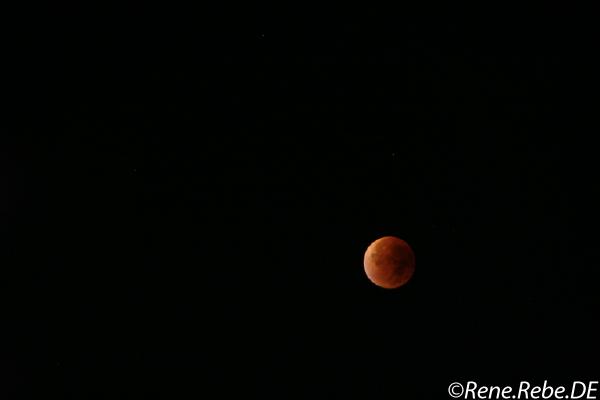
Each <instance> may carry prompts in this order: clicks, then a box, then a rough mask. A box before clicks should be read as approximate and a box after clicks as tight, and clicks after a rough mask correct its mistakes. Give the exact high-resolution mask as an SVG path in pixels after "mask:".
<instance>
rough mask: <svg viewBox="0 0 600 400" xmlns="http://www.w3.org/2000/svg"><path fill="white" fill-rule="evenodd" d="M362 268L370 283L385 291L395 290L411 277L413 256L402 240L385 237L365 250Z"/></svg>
mask: <svg viewBox="0 0 600 400" xmlns="http://www.w3.org/2000/svg"><path fill="white" fill-rule="evenodd" d="M364 266H365V272H366V274H367V277H368V278H369V279H370V280H371V282H373V283H374V284H376V285H377V286H380V287H382V288H385V289H395V288H398V287H400V286H402V285H404V284H405V283H406V282H408V281H409V280H410V278H411V277H412V276H413V273H414V272H415V255H414V253H413V251H412V249H411V248H410V246H409V245H408V243H406V242H405V241H404V240H402V239H399V238H397V237H394V236H385V237H382V238H380V239H377V240H376V241H374V242H373V243H371V245H370V246H369V247H368V248H367V251H366V252H365V258H364Z"/></svg>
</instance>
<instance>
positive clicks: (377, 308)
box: [0, 4, 599, 399]
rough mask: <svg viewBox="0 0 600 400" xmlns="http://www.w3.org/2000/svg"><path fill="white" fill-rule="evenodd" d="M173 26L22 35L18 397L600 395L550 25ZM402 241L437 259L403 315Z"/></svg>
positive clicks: (463, 20)
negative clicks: (488, 387) (588, 389)
mask: <svg viewBox="0 0 600 400" xmlns="http://www.w3.org/2000/svg"><path fill="white" fill-rule="evenodd" d="M174 8H175V7H173V9H169V10H167V9H162V8H158V7H152V6H149V5H141V4H138V5H133V4H129V5H128V6H124V7H123V8H119V9H117V8H109V7H108V6H104V8H98V9H92V8H89V9H88V8H83V7H73V8H71V7H65V8H64V9H62V8H57V9H52V10H44V11H43V12H42V16H41V17H40V19H44V15H43V14H44V12H49V13H50V14H49V15H51V16H52V18H48V19H47V20H45V21H46V24H44V25H43V26H44V29H41V28H40V29H35V30H32V29H28V25H26V26H21V27H20V28H19V29H17V30H16V31H15V37H16V39H15V40H17V39H18V40H22V41H23V43H25V44H26V45H24V46H20V45H18V46H15V47H16V48H18V50H19V51H18V53H19V54H20V57H16V58H15V66H16V68H15V71H16V72H17V74H16V75H15V79H14V82H16V83H17V84H18V85H19V86H20V87H21V88H22V89H21V90H19V92H18V94H17V95H15V97H14V101H13V105H14V106H15V112H14V113H13V116H16V117H17V118H18V119H19V122H20V124H19V129H18V130H15V131H14V133H15V134H14V135H10V137H8V136H7V138H6V139H3V142H2V149H0V150H1V153H0V155H1V157H2V160H1V162H2V164H0V166H1V168H2V171H1V175H0V179H1V180H0V185H1V186H0V189H1V196H2V197H1V201H2V203H0V204H1V205H2V210H0V211H1V214H0V215H1V217H2V228H1V229H2V235H3V239H2V269H1V271H2V272H1V275H0V292H1V293H2V300H1V302H2V317H1V318H2V320H1V321H2V327H3V328H2V329H3V330H4V333H5V334H7V339H6V340H5V341H4V343H3V351H2V352H1V353H0V382H2V384H1V385H0V394H2V398H3V399H4V398H6V399H13V398H15V399H17V398H19V399H20V398H33V397H35V398H61V399H138V398H139V399H145V398H163V399H164V398H174V399H175V398H181V399H183V398H221V397H222V398H261V399H295V398H298V399H338V398H339V399H346V398H361V399H384V398H385V399H387V398H389V399H433V398H436V399H440V398H448V397H447V393H446V389H447V386H448V384H449V383H451V382H453V381H459V382H466V381H467V380H477V381H480V382H482V383H487V384H495V385H503V384H509V383H513V382H518V381H520V380H530V381H533V382H539V383H540V384H541V383H543V379H549V380H554V382H555V383H557V384H559V383H560V384H566V383H568V382H570V381H572V380H574V379H579V380H584V379H586V378H587V379H589V378H590V377H592V376H591V373H592V372H593V371H594V370H593V369H591V368H590V367H589V366H588V364H589V363H590V360H592V359H594V358H595V357H596V356H597V355H598V354H597V353H598V351H597V349H598V346H597V338H598V337H599V332H598V328H597V325H598V324H597V318H598V305H599V302H598V292H597V286H596V285H595V283H596V280H595V277H594V275H595V271H593V268H592V266H591V265H589V264H587V263H586V262H585V261H584V260H583V257H582V256H581V254H582V253H585V252H586V251H587V250H586V249H582V248H581V245H580V244H579V242H578V239H577V233H576V232H573V231H572V230H570V229H569V227H568V224H567V221H566V219H567V215H569V213H570V209H571V208H572V207H574V206H575V204H576V202H574V201H573V200H572V199H570V198H569V196H568V194H567V191H566V190H565V188H564V186H563V184H564V176H563V163H564V162H565V160H564V157H563V155H561V150H562V142H561V140H562V138H564V134H563V133H562V132H559V129H558V126H557V125H556V118H557V112H558V111H559V110H557V106H556V102H555V101H556V98H557V97H558V92H559V90H560V87H561V85H563V83H564V80H563V79H562V77H561V76H560V72H559V71H560V63H561V59H560V53H559V51H558V49H559V48H560V46H561V45H562V43H561V41H560V38H561V35H560V32H559V31H557V30H556V29H552V28H553V27H555V25H553V24H554V20H551V19H550V15H549V14H551V12H549V13H547V14H548V15H546V13H545V12H546V11H547V10H540V13H538V14H537V17H534V16H526V15H521V14H515V15H516V16H515V15H512V17H513V18H512V19H510V20H506V19H504V18H503V17H502V15H499V13H500V12H499V10H485V11H484V10H480V11H481V14H480V17H479V18H470V17H467V13H466V11H465V12H464V13H463V11H462V10H460V9H456V10H453V13H452V14H451V15H450V14H447V13H446V11H448V10H445V11H444V12H441V11H440V12H439V13H435V15H432V14H430V13H423V12H421V13H419V12H418V11H417V10H414V9H411V10H408V9H405V10H400V11H392V10H374V9H364V10H352V11H344V12H341V13H338V12H335V13H333V12H325V11H322V12H313V11H310V12H309V11H307V10H292V11H289V10H287V11H284V10H266V9H264V10H262V9H261V10H250V9H248V10H237V12H236V15H235V16H233V15H232V14H231V13H230V11H231V10H230V11H229V12H228V13H218V12H216V11H214V10H210V11H208V10H192V9H187V10H186V9H177V10H175V9H174ZM251 11H252V12H253V13H252V15H253V16H254V14H257V15H258V17H257V18H254V17H250V14H249V13H250V12H251ZM421 11H423V10H421ZM442 11H443V10H442ZM213 12H214V13H215V14H214V15H213V14H212V13H213ZM509 14H510V13H509ZM104 16H106V18H105V17H104ZM36 21H37V20H36ZM48 21H50V22H48ZM31 24H32V26H33V25H35V23H33V22H31ZM46 25H47V26H48V27H47V28H46ZM38 28H39V27H38ZM385 235H395V236H398V237H401V238H403V239H404V240H406V241H407V242H408V243H410V245H411V246H412V247H413V249H414V251H415V254H416V260H417V267H416V272H415V275H414V277H413V279H412V280H411V281H410V282H409V284H407V285H406V286H405V287H402V288H400V289H399V290H391V291H390V290H383V289H380V288H378V287H375V286H374V285H372V284H371V283H370V282H369V281H368V279H366V276H365V275H364V272H363V265H362V257H363V254H364V251H365V249H366V247H367V246H368V245H369V244H370V243H371V242H372V241H373V240H375V239H377V238H378V237H381V236H385ZM596 372H597V371H596ZM214 389H216V390H217V395H215V394H210V395H209V394H208V393H211V392H212V391H213V390H214ZM40 396H43V397H40ZM186 396H189V397H186ZM240 396H243V397H240Z"/></svg>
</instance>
